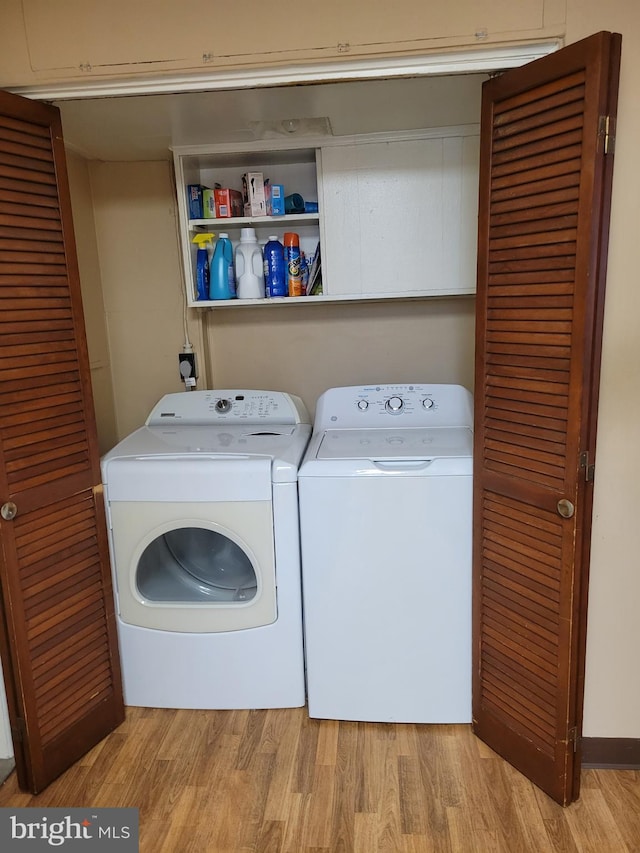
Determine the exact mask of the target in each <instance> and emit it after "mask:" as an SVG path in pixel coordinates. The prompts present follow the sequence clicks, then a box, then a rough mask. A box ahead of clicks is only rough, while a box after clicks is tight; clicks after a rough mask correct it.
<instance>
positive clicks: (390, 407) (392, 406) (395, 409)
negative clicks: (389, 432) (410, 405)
mask: <svg viewBox="0 0 640 853" xmlns="http://www.w3.org/2000/svg"><path fill="white" fill-rule="evenodd" d="M384 407H385V409H386V410H387V411H388V412H391V414H392V415H396V414H398V413H399V412H401V411H402V410H403V409H404V400H403V399H402V397H397V396H394V397H389V399H388V400H387V401H386V403H385V404H384Z"/></svg>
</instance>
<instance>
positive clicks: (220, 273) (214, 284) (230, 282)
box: [209, 234, 236, 299]
mask: <svg viewBox="0 0 640 853" xmlns="http://www.w3.org/2000/svg"><path fill="white" fill-rule="evenodd" d="M235 298H236V278H235V273H234V269H233V246H232V245H231V240H230V239H229V235H228V234H220V235H219V237H218V239H217V240H216V245H215V249H214V250H213V257H212V258H211V267H210V270H209V299H235Z"/></svg>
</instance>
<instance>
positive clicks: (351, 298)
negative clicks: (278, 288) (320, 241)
mask: <svg viewBox="0 0 640 853" xmlns="http://www.w3.org/2000/svg"><path fill="white" fill-rule="evenodd" d="M475 294H476V292H475V288H470V289H468V290H460V291H457V292H456V293H451V291H449V290H430V291H429V292H428V293H425V291H424V290H407V291H405V292H404V293H402V292H398V293H383V294H381V293H352V294H338V295H331V294H324V293H319V294H318V295H317V296H276V297H271V298H270V299H212V300H204V299H203V300H201V301H199V302H195V303H194V304H193V305H192V306H191V307H192V308H215V309H217V308H249V307H251V308H283V307H287V308H291V307H294V306H295V305H326V304H327V303H329V302H343V303H344V302H385V301H387V300H389V299H393V300H395V301H396V302H398V301H402V300H405V299H406V300H412V301H414V300H416V299H434V298H439V299H451V298H452V297H459V296H462V297H468V296H475Z"/></svg>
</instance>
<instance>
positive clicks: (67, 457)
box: [0, 93, 124, 792]
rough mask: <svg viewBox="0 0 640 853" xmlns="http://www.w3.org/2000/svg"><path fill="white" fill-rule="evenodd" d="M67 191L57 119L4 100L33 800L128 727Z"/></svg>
mask: <svg viewBox="0 0 640 853" xmlns="http://www.w3.org/2000/svg"><path fill="white" fill-rule="evenodd" d="M65 182H66V171H65V164H64V156H63V151H62V146H61V128H60V119H59V115H58V112H57V110H55V109H54V108H51V107H47V106H45V105H42V104H37V103H35V102H29V101H24V100H23V99H21V98H16V97H15V96H10V95H7V94H6V93H0V463H1V465H0V492H1V494H0V503H6V502H13V503H14V504H15V505H16V506H17V508H18V514H17V516H16V517H15V518H14V519H13V520H6V519H4V518H3V519H1V520H0V527H1V533H2V542H3V549H2V556H1V559H2V563H1V566H0V567H1V575H0V579H1V584H2V605H3V610H4V613H5V619H4V625H3V629H4V630H5V631H6V637H5V643H4V645H5V646H6V647H7V648H8V649H9V651H10V654H9V657H8V659H6V660H3V666H4V670H5V681H6V683H7V698H8V701H9V710H10V716H11V718H12V721H13V723H14V728H15V730H16V731H19V730H21V729H22V730H24V731H25V732H26V738H25V740H24V741H22V742H19V741H18V742H16V743H15V744H14V746H15V751H16V765H17V769H18V777H19V782H20V785H21V787H25V788H29V789H30V790H31V791H33V792H37V791H39V790H41V789H42V788H43V787H44V786H45V785H46V784H48V782H49V781H50V780H51V779H53V778H55V776H57V775H58V774H59V773H60V772H62V771H63V770H64V769H65V768H66V767H68V766H69V765H70V764H71V763H73V762H74V761H75V760H77V759H78V758H79V757H80V756H81V755H82V754H83V753H84V752H85V751H86V750H87V749H89V748H90V747H91V746H93V745H94V744H95V743H96V742H97V741H98V740H99V739H100V738H101V737H103V736H104V735H105V734H107V733H108V732H109V731H111V730H112V729H113V728H114V727H115V726H116V725H118V723H119V722H121V721H122V719H123V717H124V707H123V703H122V688H121V683H120V667H119V661H118V657H117V641H116V631H115V618H114V612H113V596H112V590H111V574H110V569H109V558H108V546H107V539H106V529H105V522H104V509H103V506H102V496H101V492H100V489H99V482H100V473H99V457H98V450H97V438H96V430H95V422H94V415H93V408H92V399H91V389H90V384H89V365H88V357H87V351H86V342H85V340H84V328H83V322H82V310H81V303H80V291H79V282H78V271H77V264H76V260H75V249H74V246H73V234H72V228H71V212H70V204H69V198H68V190H67V188H66V183H65ZM19 720H23V721H24V724H22V725H21V724H20V723H19Z"/></svg>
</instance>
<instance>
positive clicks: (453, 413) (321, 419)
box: [315, 384, 473, 429]
mask: <svg viewBox="0 0 640 853" xmlns="http://www.w3.org/2000/svg"><path fill="white" fill-rule="evenodd" d="M400 423H402V426H403V427H412V426H415V427H425V426H433V427H441V426H468V427H472V425H473V401H472V397H471V394H470V392H469V391H467V389H466V388H463V387H462V386H461V385H422V384H419V385H363V386H351V387H347V388H331V389H329V390H328V391H325V393H324V394H323V395H322V396H321V397H320V399H319V400H318V407H317V410H316V420H315V428H316V429H319V428H323V429H330V428H334V429H336V428H342V429H356V428H365V429H367V428H376V427H390V426H394V425H399V424H400Z"/></svg>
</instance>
